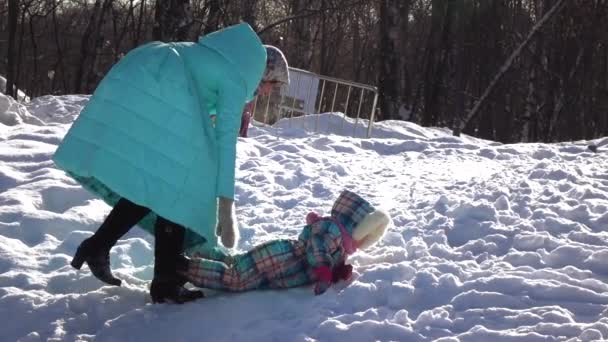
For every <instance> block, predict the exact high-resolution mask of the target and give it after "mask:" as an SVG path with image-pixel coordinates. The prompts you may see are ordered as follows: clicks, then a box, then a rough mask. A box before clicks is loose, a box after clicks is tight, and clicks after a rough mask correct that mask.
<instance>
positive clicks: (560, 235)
mask: <svg viewBox="0 0 608 342" xmlns="http://www.w3.org/2000/svg"><path fill="white" fill-rule="evenodd" d="M86 101H87V97H85V96H62V97H50V96H49V97H42V98H38V99H33V100H32V102H31V103H28V104H27V105H26V106H25V107H23V108H21V107H20V108H21V109H25V110H26V111H27V112H26V113H22V114H21V115H22V116H20V117H22V118H26V117H27V118H30V117H31V118H35V119H36V120H34V119H31V118H30V119H28V120H24V119H22V120H21V121H20V122H19V123H18V124H16V125H14V126H5V125H1V124H0V322H2V324H0V340H1V341H17V340H20V341H46V340H53V341H55V340H61V341H75V340H81V341H90V340H95V341H202V340H205V341H373V340H380V341H432V340H438V341H444V342H445V341H484V342H486V341H491V342H497V341H568V340H569V341H592V340H601V339H608V285H607V284H606V280H607V277H608V233H607V231H608V172H607V167H608V151H607V150H606V147H600V149H599V153H593V152H590V151H589V150H587V148H586V145H587V144H588V143H590V142H582V141H581V142H569V143H560V144H516V145H501V144H498V143H494V142H490V141H483V140H479V139H474V138H471V137H462V138H455V137H452V136H450V133H449V132H448V131H447V130H443V129H429V128H422V127H420V126H417V125H414V124H412V123H407V122H384V123H380V124H377V125H376V128H375V129H374V137H373V138H372V139H359V138H352V137H350V135H351V134H352V131H353V126H352V124H351V123H347V124H346V125H344V126H343V125H342V123H341V121H340V120H341V119H340V116H339V115H337V114H323V115H322V116H321V117H319V119H320V123H321V127H324V130H325V131H324V132H323V134H313V133H310V132H307V131H306V130H304V129H301V128H300V127H304V125H305V127H313V126H314V124H315V123H314V121H312V120H316V117H308V118H298V119H292V120H289V121H286V120H284V121H282V122H279V123H278V124H277V125H276V126H275V127H261V128H260V127H252V128H251V129H250V136H251V137H250V138H246V139H240V140H239V144H238V161H237V188H236V200H237V215H238V218H239V221H240V223H241V226H242V227H241V241H240V244H239V246H238V249H239V250H241V251H242V250H247V249H249V248H250V247H252V246H254V245H256V244H258V243H261V242H264V241H267V240H271V239H275V238H278V237H296V236H297V235H298V233H299V232H300V229H301V227H302V226H303V222H304V220H305V216H306V214H307V213H308V212H309V211H312V210H314V211H319V212H321V213H325V214H326V213H328V211H329V210H330V206H331V204H332V203H333V201H334V199H335V198H336V196H337V195H338V194H339V192H340V190H342V189H343V188H348V189H351V190H354V191H356V192H359V193H361V194H363V195H364V196H365V197H366V198H368V199H369V200H370V201H371V202H372V203H373V204H375V205H377V206H379V207H383V208H385V209H387V210H388V211H389V212H390V214H391V216H392V218H393V225H392V226H391V228H390V230H389V232H388V234H387V235H386V237H385V239H384V240H383V241H382V242H381V243H380V244H378V245H377V246H376V247H374V248H373V249H371V250H370V251H369V252H368V253H364V252H358V254H356V255H355V256H353V257H352V259H351V262H352V263H353V264H354V265H355V276H354V280H353V281H352V282H351V283H350V284H339V285H338V286H335V287H334V288H332V289H330V290H329V291H328V292H327V293H325V294H324V295H322V296H316V297H315V296H314V295H313V294H312V290H311V289H310V288H298V289H290V290H283V291H259V292H249V293H243V294H226V293H218V292H215V293H212V292H207V298H205V299H202V300H199V301H196V302H193V303H189V304H186V305H169V304H159V305H153V304H151V303H150V299H149V296H148V284H149V282H150V279H151V277H152V258H153V249H152V246H153V243H152V239H151V236H149V235H147V234H146V233H144V232H142V231H141V230H140V229H133V230H132V231H131V232H130V233H129V234H128V235H127V236H126V237H125V238H124V239H122V240H120V241H119V243H118V244H117V246H116V247H115V248H114V249H113V250H112V254H111V257H112V267H113V269H114V270H115V273H116V274H117V275H118V276H119V277H121V278H122V279H123V284H124V285H123V286H122V287H109V286H103V284H102V283H101V282H100V281H98V280H96V279H95V278H94V277H92V276H91V274H90V273H89V271H88V268H86V267H85V268H83V270H82V271H76V270H74V269H73V268H71V267H70V266H69V262H70V260H71V256H72V255H73V253H74V251H75V249H76V247H77V246H78V244H79V243H80V242H81V241H82V240H83V239H84V238H86V237H87V236H89V235H90V234H92V231H94V230H96V228H97V227H98V225H99V224H100V223H101V222H102V220H103V219H104V217H105V215H106V214H107V213H108V212H109V210H110V208H109V207H108V206H107V205H105V204H104V203H103V202H102V201H100V200H99V199H97V198H95V197H93V196H92V195H91V194H89V193H88V192H86V191H85V190H83V189H82V188H81V187H80V186H78V184H77V183H75V182H74V181H73V180H71V179H70V178H69V177H67V176H66V175H65V174H64V173H63V172H62V171H60V170H58V169H56V168H55V166H54V165H53V162H52V161H51V156H52V154H53V152H54V151H55V149H56V147H57V145H58V144H59V143H60V141H61V139H62V137H63V136H64V134H65V133H66V131H67V129H68V128H69V126H70V124H71V122H72V121H73V120H74V118H75V117H76V115H77V114H78V112H79V110H80V108H81V106H82V105H84V104H85V103H86ZM21 109H20V110H21ZM5 114H6V113H0V122H4V121H3V116H5ZM6 115H15V114H14V113H13V114H6ZM17 115H19V114H17ZM330 123H331V124H332V125H330V126H328V124H330ZM327 127H329V128H327ZM361 130H363V128H361ZM325 132H329V134H326V133H325ZM594 143H596V144H598V145H600V146H602V145H604V144H606V145H608V138H604V139H599V140H596V141H594Z"/></svg>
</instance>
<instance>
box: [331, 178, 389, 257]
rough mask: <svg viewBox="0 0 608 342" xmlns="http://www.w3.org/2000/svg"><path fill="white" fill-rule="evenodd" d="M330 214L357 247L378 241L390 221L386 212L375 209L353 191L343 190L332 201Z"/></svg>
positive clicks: (363, 246)
mask: <svg viewBox="0 0 608 342" xmlns="http://www.w3.org/2000/svg"><path fill="white" fill-rule="evenodd" d="M331 216H332V217H333V218H334V219H336V220H338V221H339V222H340V223H341V224H342V225H343V226H344V229H345V230H346V233H347V234H350V237H351V238H352V239H353V240H355V241H357V243H358V246H357V247H356V248H359V249H367V248H369V247H370V246H372V245H374V244H375V243H376V242H378V241H380V239H382V237H383V236H384V234H385V233H386V230H387V228H388V226H389V224H390V222H391V219H390V216H389V215H388V213H386V212H384V211H382V210H376V208H374V207H373V206H372V205H371V204H370V203H369V202H368V201H366V200H365V199H363V198H362V197H361V196H359V195H357V194H356V193H354V192H351V191H348V190H344V191H342V193H341V194H340V196H339V197H338V199H337V200H336V202H334V206H333V207H332V209H331Z"/></svg>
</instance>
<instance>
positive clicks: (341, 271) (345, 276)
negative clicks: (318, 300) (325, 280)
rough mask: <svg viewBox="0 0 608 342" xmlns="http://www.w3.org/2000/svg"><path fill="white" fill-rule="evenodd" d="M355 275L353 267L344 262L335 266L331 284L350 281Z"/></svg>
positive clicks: (332, 271)
mask: <svg viewBox="0 0 608 342" xmlns="http://www.w3.org/2000/svg"><path fill="white" fill-rule="evenodd" d="M352 275H353V265H347V264H345V263H344V262H342V263H341V264H338V265H336V266H334V268H333V269H332V270H331V282H332V283H337V282H339V281H341V280H345V281H348V280H349V279H350V277H352Z"/></svg>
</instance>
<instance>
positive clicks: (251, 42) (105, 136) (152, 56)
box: [53, 24, 268, 303]
mask: <svg viewBox="0 0 608 342" xmlns="http://www.w3.org/2000/svg"><path fill="white" fill-rule="evenodd" d="M265 68H266V49H265V48H264V46H263V45H262V43H261V41H260V39H259V37H258V36H257V35H256V34H255V32H254V31H253V30H252V29H251V27H250V26H249V25H247V24H239V25H234V26H231V27H228V28H225V29H223V30H220V31H217V32H213V33H211V34H208V35H206V36H204V37H201V38H200V39H199V40H198V42H176V43H162V42H151V43H148V44H145V45H143V46H140V47H138V48H136V49H134V50H132V51H130V52H129V53H128V54H127V55H126V56H125V57H124V58H122V59H121V60H120V61H119V62H118V63H117V64H115V65H114V66H113V67H112V69H111V70H110V71H109V73H108V74H107V75H106V76H105V77H104V79H103V80H102V81H101V82H100V84H99V85H98V87H97V89H96V90H95V92H94V94H93V95H92V96H91V98H90V100H89V102H88V104H87V105H86V106H85V108H84V109H83V110H82V112H81V113H80V115H79V117H78V119H77V120H76V121H75V122H74V124H73V125H72V127H71V128H70V130H69V131H68V133H67V134H66V136H65V138H64V139H63V141H62V143H61V144H60V146H59V147H58V149H57V151H56V152H55V155H54V157H53V160H54V162H55V163H56V165H57V166H58V167H59V168H61V169H63V170H64V171H65V172H66V173H67V174H68V175H69V176H71V177H73V178H74V179H75V180H76V181H78V182H79V183H80V184H81V185H82V186H83V187H85V188H86V189H88V190H90V191H92V192H93V193H95V194H96V195H98V196H100V197H101V198H102V199H103V200H104V201H105V202H106V203H108V204H109V205H111V206H112V207H113V208H112V210H111V212H110V213H109V215H108V216H107V217H106V219H105V220H104V222H103V223H102V224H101V226H100V227H99V228H98V229H97V231H96V232H95V233H94V234H93V236H91V237H89V238H87V239H85V240H84V241H83V242H82V243H81V244H80V245H79V246H78V249H77V250H76V253H75V255H74V258H73V260H72V262H71V265H72V266H73V267H75V268H76V269H80V268H81V267H82V265H83V264H84V263H86V264H87V265H88V266H89V269H90V270H91V272H92V273H93V275H94V276H95V277H97V278H98V279H99V280H101V281H103V282H105V283H107V284H110V285H116V286H120V284H121V280H120V279H118V278H116V277H114V276H113V274H112V272H111V269H110V249H111V248H112V246H114V244H116V242H117V241H118V239H120V238H121V237H122V236H123V235H124V234H126V233H127V232H128V231H129V230H130V229H131V228H132V227H133V226H134V225H135V224H138V223H139V225H140V226H141V227H142V228H144V229H146V230H148V231H150V232H152V233H153V234H154V237H155V247H154V276H153V280H152V283H151V286H150V295H151V297H152V301H153V302H155V303H162V302H175V303H184V302H187V301H191V300H194V299H196V298H200V297H201V296H202V292H201V291H191V290H187V289H186V288H185V287H183V285H184V284H185V279H184V278H183V277H181V276H180V275H178V274H177V272H176V263H177V261H178V257H179V255H180V254H181V253H183V252H184V250H186V249H201V250H205V249H210V250H211V249H214V248H215V247H217V246H218V240H217V236H216V232H220V234H221V235H220V237H221V240H222V243H223V244H224V245H225V246H227V247H233V246H234V244H235V243H236V237H237V233H238V231H237V230H236V229H237V228H236V226H235V219H234V215H233V211H234V209H233V199H234V173H235V159H236V143H237V135H238V130H239V125H240V119H241V113H242V110H243V106H244V104H245V103H246V102H248V101H250V100H251V99H252V98H253V94H254V92H255V91H256V89H257V88H258V87H260V88H264V87H268V85H266V82H265V81H264V79H263V76H264V73H265ZM212 116H215V122H213V121H212V120H211V117H212Z"/></svg>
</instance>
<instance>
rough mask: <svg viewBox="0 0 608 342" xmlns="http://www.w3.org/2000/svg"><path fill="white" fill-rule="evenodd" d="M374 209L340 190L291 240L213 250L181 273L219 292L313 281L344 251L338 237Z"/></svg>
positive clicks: (342, 256)
mask: <svg viewBox="0 0 608 342" xmlns="http://www.w3.org/2000/svg"><path fill="white" fill-rule="evenodd" d="M374 210H375V209H374V207H372V205H371V204H369V202H367V201H366V200H364V199H363V198H361V197H360V196H358V195H357V194H355V193H353V192H350V191H347V190H345V191H344V192H342V194H341V195H340V197H338V199H337V200H336V202H335V203H334V206H333V208H332V212H331V217H327V218H322V219H320V220H319V221H317V222H314V223H312V224H308V225H306V226H305V227H304V229H303V231H302V233H301V234H300V236H299V237H298V239H297V240H288V239H281V240H274V241H269V242H266V243H264V244H262V245H259V246H256V247H255V248H254V249H252V250H250V251H249V252H247V253H244V254H238V255H235V256H229V255H227V254H222V253H217V252H216V253H214V255H207V257H206V258H201V257H197V256H194V257H193V258H192V259H191V261H190V263H189V265H188V270H187V272H186V273H183V275H184V276H186V278H187V279H188V281H190V282H191V283H192V284H194V285H196V286H198V287H203V288H210V289H215V290H224V291H247V290H254V289H268V288H271V289H276V288H289V287H297V286H302V285H306V284H311V283H314V282H315V281H317V280H318V277H317V275H316V273H315V272H314V270H315V269H317V268H319V267H328V268H329V269H330V270H331V269H332V268H333V267H334V266H337V265H340V264H343V263H344V261H345V259H346V257H347V255H348V253H347V249H345V247H344V240H348V239H349V238H350V237H351V236H352V231H353V229H354V228H355V227H356V225H357V224H358V223H359V222H361V220H363V218H364V217H365V216H366V215H367V214H369V213H371V212H373V211H374ZM340 226H342V227H340ZM343 234H349V236H348V237H343Z"/></svg>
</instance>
